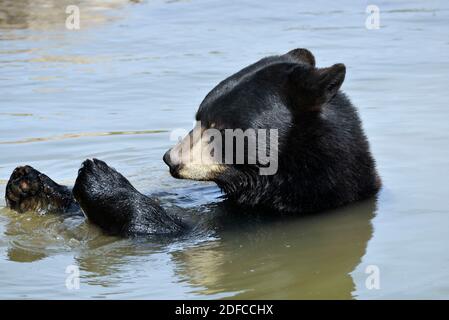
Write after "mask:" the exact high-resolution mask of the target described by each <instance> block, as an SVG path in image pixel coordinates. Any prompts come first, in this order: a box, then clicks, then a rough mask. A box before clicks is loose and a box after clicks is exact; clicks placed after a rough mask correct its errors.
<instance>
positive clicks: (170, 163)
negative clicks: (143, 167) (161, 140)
mask: <svg viewBox="0 0 449 320" xmlns="http://www.w3.org/2000/svg"><path fill="white" fill-rule="evenodd" d="M170 151H171V149H169V150H168V151H167V152H166V153H165V154H164V157H163V158H162V160H164V162H165V164H166V165H167V166H169V167H170V168H171V167H172V162H171V158H170Z"/></svg>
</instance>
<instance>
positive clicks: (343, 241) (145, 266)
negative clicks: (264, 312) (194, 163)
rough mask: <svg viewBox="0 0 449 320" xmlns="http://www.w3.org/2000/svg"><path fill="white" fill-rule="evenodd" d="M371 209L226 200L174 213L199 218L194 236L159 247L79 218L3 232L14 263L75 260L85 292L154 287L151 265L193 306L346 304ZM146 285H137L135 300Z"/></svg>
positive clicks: (23, 223)
mask: <svg viewBox="0 0 449 320" xmlns="http://www.w3.org/2000/svg"><path fill="white" fill-rule="evenodd" d="M375 207H376V200H375V199H370V200H366V201H363V202H359V203H356V204H353V205H351V206H347V207H344V208H341V209H338V210H334V211H332V212H326V213H321V214H314V215H308V216H301V217H292V216H279V215H270V214H266V213H263V214H262V213H259V214H257V213H246V212H242V210H241V209H236V208H233V207H232V206H230V205H229V204H228V203H227V202H226V201H224V202H221V203H215V204H209V205H205V206H201V207H195V208H190V209H189V208H187V209H186V208H184V209H178V210H179V211H180V213H182V214H189V215H193V216H195V217H196V218H197V219H198V222H199V223H198V227H197V228H196V230H195V231H194V232H193V233H191V234H190V235H188V236H186V237H185V238H183V239H175V240H173V239H166V240H158V241H156V240H154V239H153V240H152V239H144V238H136V239H121V238H116V237H109V236H105V235H104V234H103V233H102V232H101V231H100V230H98V229H97V228H96V227H95V226H92V225H91V224H89V223H86V222H84V221H83V220H82V218H79V217H69V218H67V217H66V218H61V217H58V216H53V215H49V216H46V217H39V216H36V215H35V214H32V213H30V214H24V215H17V214H16V213H11V216H12V215H15V216H16V218H15V219H14V221H11V223H9V224H7V226H6V227H7V228H6V230H5V231H4V233H5V235H8V236H9V237H10V239H11V240H10V242H9V248H8V257H9V259H10V260H13V261H18V262H29V261H33V260H41V259H44V258H45V257H47V256H52V255H56V254H58V253H61V252H75V255H74V260H75V263H76V264H77V265H78V266H79V267H80V270H81V277H82V280H81V281H82V283H86V284H88V285H91V286H101V287H105V288H106V287H120V286H121V285H122V284H123V283H126V282H127V281H128V282H135V283H139V277H140V276H141V275H143V273H145V272H147V273H152V272H154V273H155V275H154V279H157V278H158V275H157V273H158V272H160V270H154V269H152V268H153V266H154V268H159V269H160V268H161V265H162V266H163V265H164V264H165V265H166V266H167V267H166V268H167V269H170V268H171V270H170V272H174V273H175V277H176V278H177V279H178V284H177V285H182V286H184V288H186V287H187V288H188V291H189V295H186V296H190V297H191V296H211V297H235V298H248V299H252V298H267V299H268V298H273V299H276V298H279V299H280V298H283V299H289V298H290V299H293V298H294V299H298V298H325V299H326V298H338V299H343V298H351V292H352V291H353V290H354V283H353V280H352V278H351V276H350V272H351V271H353V270H354V269H355V268H356V266H357V265H358V264H359V263H360V261H361V258H362V257H363V255H364V253H365V249H366V246H367V242H368V241H369V240H370V238H371V236H372V225H371V219H372V217H373V216H374V212H375ZM172 210H173V208H172ZM17 216H19V217H17ZM33 220H34V222H33ZM38 223H40V224H41V227H40V228H36V225H37V224H38ZM31 228H34V230H31ZM30 232H31V233H32V234H31V235H30V234H29V233H30ZM27 233H28V234H27ZM25 235H26V237H25ZM11 237H12V238H11ZM143 261H144V262H143ZM162 268H163V267H162ZM163 278H164V277H162V279H163ZM162 279H161V281H163V280H162ZM142 281H143V282H144V281H148V279H146V280H142ZM145 286H146V285H145V283H140V286H139V289H138V290H140V291H141V292H140V294H141V297H145V290H146V289H145ZM160 286H161V287H163V286H164V283H161V284H160ZM147 287H148V289H149V288H150V287H151V286H150V285H148V286H147ZM128 290H133V289H132V286H131V287H130V288H128ZM136 290H137V289H136ZM220 294H222V295H220ZM146 297H151V295H150V294H148V295H147V296H146Z"/></svg>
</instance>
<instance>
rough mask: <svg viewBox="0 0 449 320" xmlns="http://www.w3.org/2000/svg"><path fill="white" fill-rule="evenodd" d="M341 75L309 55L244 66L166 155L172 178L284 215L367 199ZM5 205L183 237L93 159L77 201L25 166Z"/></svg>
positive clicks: (356, 131) (370, 176)
mask: <svg viewBox="0 0 449 320" xmlns="http://www.w3.org/2000/svg"><path fill="white" fill-rule="evenodd" d="M345 72H346V68H345V66H344V65H343V64H335V65H333V66H331V67H328V68H316V66H315V58H314V56H313V55H312V53H311V52H310V51H308V50H306V49H295V50H292V51H290V52H288V53H286V54H284V55H280V56H272V57H267V58H264V59H262V60H260V61H258V62H256V63H254V64H252V65H250V66H248V67H246V68H244V69H243V70H241V71H239V72H238V73H236V74H234V75H232V76H231V77H229V78H227V79H225V80H224V81H222V82H221V83H219V84H218V85H217V86H216V87H215V88H214V89H213V90H212V91H211V92H210V93H209V94H208V95H207V96H206V98H205V99H204V100H203V102H202V103H201V105H200V107H199V110H198V112H197V114H196V120H197V121H198V124H197V126H196V127H195V128H194V130H192V132H190V134H188V135H187V136H186V137H185V138H184V140H182V141H181V142H180V143H179V144H177V145H176V146H175V147H173V148H172V149H171V150H169V151H167V153H166V154H165V155H164V157H163V159H164V161H165V162H166V164H167V165H168V166H169V168H170V173H171V174H172V175H173V176H174V177H176V178H185V179H194V180H207V181H214V182H216V183H217V185H218V186H219V187H220V188H221V189H222V190H223V191H224V193H225V194H226V195H227V197H228V198H229V199H230V200H231V201H232V202H234V203H237V204H238V205H240V206H244V207H247V208H257V209H258V210H268V211H275V212H280V213H282V212H289V213H311V212H317V211H322V210H326V209H331V208H336V207H339V206H342V205H345V204H348V203H350V202H353V201H357V200H361V199H364V198H367V197H370V196H373V195H374V194H375V193H376V192H377V191H378V190H379V188H380V184H381V183H380V179H379V177H378V174H377V172H376V168H375V162H374V159H373V157H372V155H371V153H370V150H369V144H368V141H367V139H366V136H365V134H364V132H363V129H362V126H361V121H360V118H359V116H358V114H357V111H356V109H355V108H354V106H353V105H352V104H351V102H350V101H349V99H348V98H347V97H346V95H345V94H344V93H342V92H341V91H340V87H341V85H342V83H343V80H344V78H345ZM238 130H240V131H238ZM250 130H254V132H255V134H254V136H252V135H251V134H248V132H250ZM261 130H265V131H261ZM236 131H238V133H243V136H244V139H243V142H244V143H243V148H242V149H239V146H238V145H237V144H234V142H235V141H236V140H237V135H236V134H235V132H236ZM211 132H212V133H211ZM229 132H230V133H231V134H230V135H229V136H228V135H227V134H228V133H229ZM263 132H265V133H264V134H262V133H263ZM267 132H269V134H267ZM260 137H264V138H265V140H263V139H260V140H259V138H260ZM268 137H269V140H270V142H269V143H268V140H267V138H268ZM272 137H275V138H276V139H273V140H272V139H271V138H272ZM253 138H254V139H253ZM223 141H224V143H223ZM230 141H231V142H232V143H231V144H229V142H230ZM260 141H262V143H259V142H260ZM218 142H220V143H221V144H219V143H218ZM240 142H242V141H240ZM254 142H257V143H254ZM272 142H275V143H274V144H273V143H272ZM229 145H231V147H230V148H228V146H229ZM250 151H252V152H250ZM267 152H268V154H269V156H268V157H266V155H267ZM242 153H243V157H241V154H242ZM229 154H231V155H230V156H229ZM260 155H265V159H263V158H262V157H259V156H260ZM267 160H268V161H267ZM264 169H265V170H266V171H265V172H262V170H264ZM269 169H274V170H271V171H270V170H269ZM6 199H7V204H8V206H9V207H11V208H12V209H15V210H18V211H26V210H30V209H31V210H48V211H74V212H76V211H77V210H78V209H79V207H78V205H79V206H81V209H82V211H83V212H84V213H85V214H86V215H87V217H88V218H89V219H90V220H91V221H92V222H94V223H95V224H97V225H99V226H100V227H102V228H103V229H104V230H106V231H108V232H110V233H114V234H123V235H132V234H179V233H182V232H183V231H185V230H186V229H188V223H186V222H185V221H182V220H181V219H179V218H178V217H176V216H173V215H171V214H169V213H167V212H165V211H164V210H163V209H162V208H161V207H160V206H159V205H158V204H157V203H156V202H155V201H154V200H152V199H151V198H149V197H147V196H144V195H142V194H141V193H139V192H138V191H137V190H136V189H135V188H134V187H133V186H132V185H131V183H130V182H129V181H128V180H127V179H126V178H125V177H123V176H122V175H121V174H120V173H118V172H117V171H115V170H114V169H112V168H110V167H109V166H108V165H106V163H104V162H102V161H100V160H96V159H94V160H93V161H92V160H86V161H85V162H84V163H83V165H82V167H81V169H80V170H79V172H78V177H77V180H76V183H75V186H74V188H73V196H72V193H71V192H70V191H69V189H67V188H66V187H63V186H60V185H58V184H56V183H55V182H53V181H52V180H51V179H50V178H48V177H47V176H45V175H43V174H41V173H39V172H38V171H36V170H34V169H33V168H31V167H29V166H26V167H20V168H16V170H15V171H14V172H13V174H12V176H11V179H10V181H9V182H8V185H7V190H6Z"/></svg>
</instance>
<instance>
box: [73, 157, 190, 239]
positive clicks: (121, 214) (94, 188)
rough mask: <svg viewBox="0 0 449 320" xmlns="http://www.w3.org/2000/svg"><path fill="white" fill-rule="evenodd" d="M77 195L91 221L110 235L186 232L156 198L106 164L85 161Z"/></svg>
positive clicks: (94, 160) (76, 186)
mask: <svg viewBox="0 0 449 320" xmlns="http://www.w3.org/2000/svg"><path fill="white" fill-rule="evenodd" d="M73 195H74V196H75V199H76V201H77V202H78V203H79V204H80V206H81V208H82V210H83V212H84V213H85V215H86V216H87V217H88V218H89V220H90V221H91V222H93V223H94V224H96V225H98V226H99V227H101V228H102V229H103V230H105V231H106V232H108V233H110V234H120V235H137V234H146V235H156V234H174V233H178V232H180V231H181V230H182V229H183V225H182V224H181V222H180V221H178V220H177V219H175V218H173V217H171V216H169V215H168V214H167V213H166V212H165V210H164V209H163V208H161V207H160V206H159V205H158V204H157V203H156V202H155V201H154V200H153V199H151V198H150V197H147V196H145V195H143V194H141V193H140V192H139V191H137V190H136V189H135V188H134V187H133V186H132V184H131V183H130V182H129V181H128V180H127V179H126V178H125V177H124V176H123V175H121V174H120V173H119V172H117V171H116V170H115V169H113V168H111V167H109V166H108V165H107V164H106V163H105V162H103V161H101V160H98V159H93V160H86V161H84V162H83V164H82V166H81V168H80V169H79V171H78V177H77V179H76V182H75V186H74V187H73Z"/></svg>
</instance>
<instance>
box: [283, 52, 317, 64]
mask: <svg viewBox="0 0 449 320" xmlns="http://www.w3.org/2000/svg"><path fill="white" fill-rule="evenodd" d="M285 55H286V56H289V57H291V58H293V60H295V61H297V62H299V63H305V64H307V65H309V66H311V67H315V57H314V56H313V54H312V52H310V51H309V50H307V49H303V48H298V49H293V50H291V51H289V52H287V53H286V54H285Z"/></svg>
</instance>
